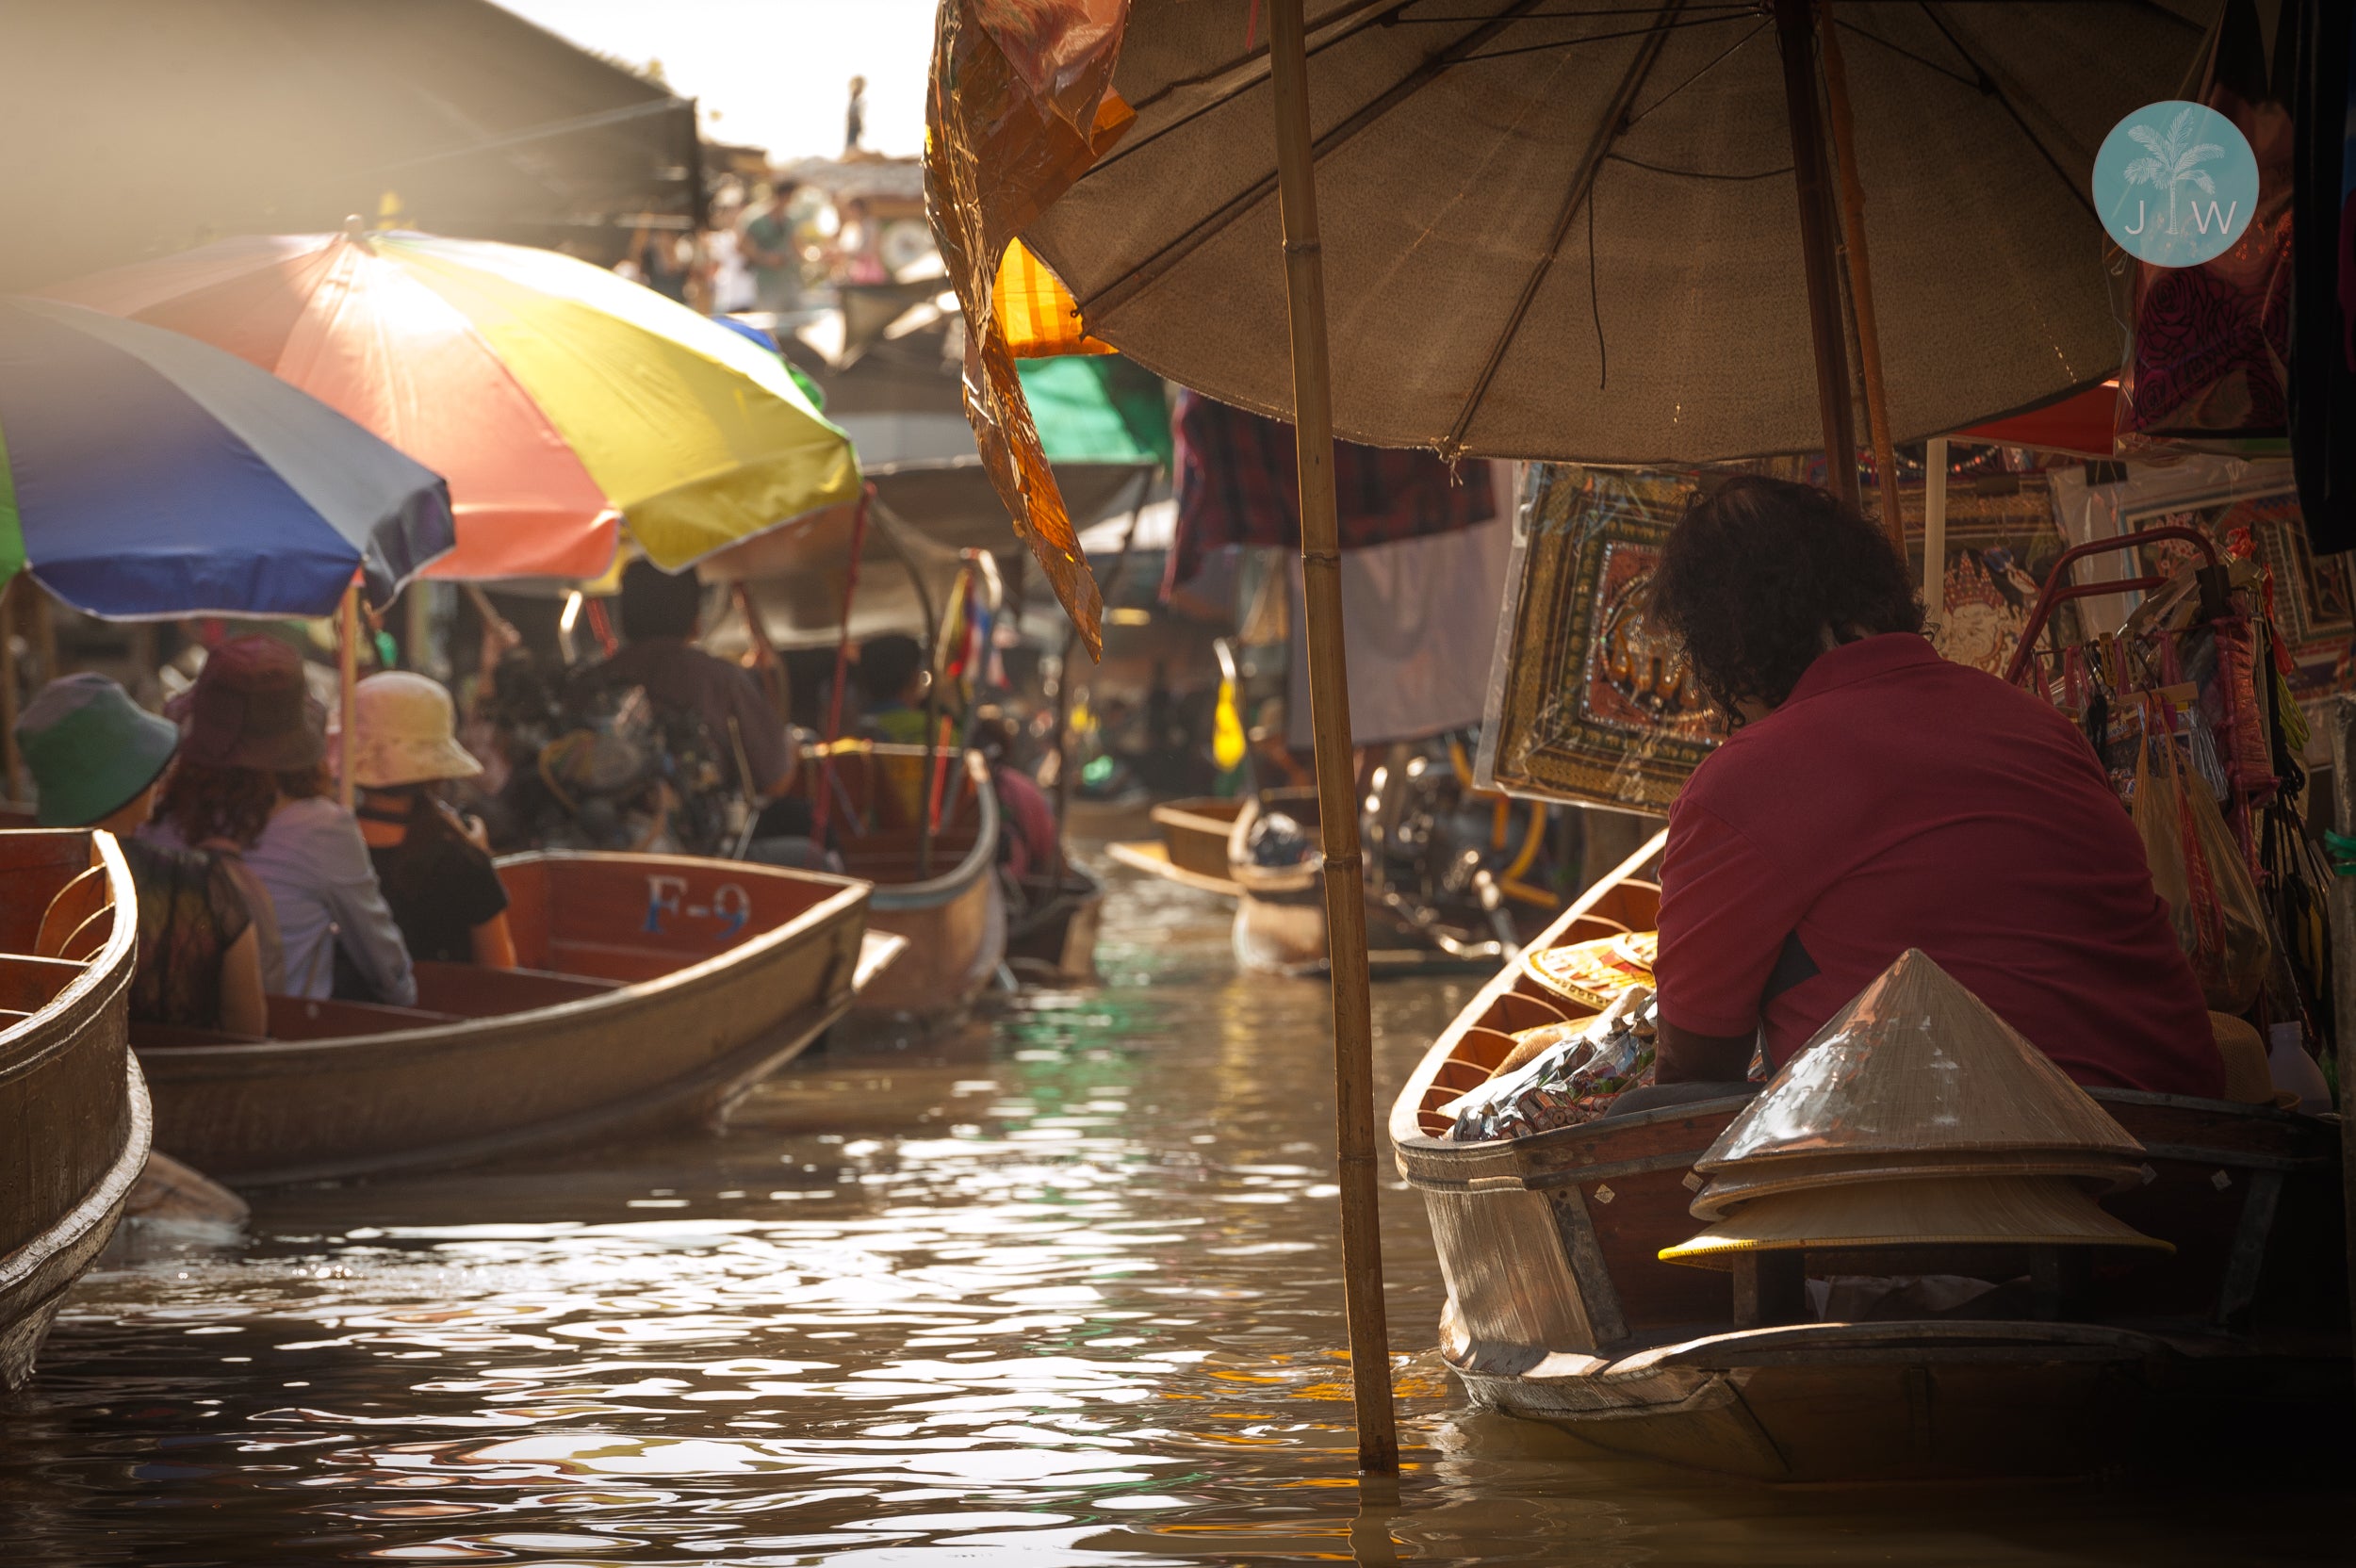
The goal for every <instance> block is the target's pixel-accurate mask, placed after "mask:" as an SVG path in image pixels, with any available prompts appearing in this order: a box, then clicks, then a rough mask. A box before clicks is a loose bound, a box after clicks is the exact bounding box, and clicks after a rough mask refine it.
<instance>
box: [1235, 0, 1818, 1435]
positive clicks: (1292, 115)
mask: <svg viewBox="0 0 2356 1568" xmlns="http://www.w3.org/2000/svg"><path fill="white" fill-rule="evenodd" d="M1302 8H1303V0H1272V3H1271V4H1270V6H1269V8H1268V59H1269V64H1270V68H1271V73H1272V84H1273V87H1274V90H1275V91H1274V97H1275V112H1276V184H1277V191H1278V200H1279V203H1280V204H1281V208H1282V211H1283V214H1284V296H1285V303H1286V305H1287V307H1288V309H1289V313H1290V315H1291V319H1292V358H1293V432H1294V434H1295V435H1296V436H1297V437H1298V439H1297V441H1296V442H1295V445H1296V446H1297V447H1298V448H1299V449H1300V454H1301V579H1302V584H1303V588H1304V595H1303V600H1304V603H1305V605H1306V608H1307V613H1308V636H1307V641H1308V648H1309V696H1310V701H1309V715H1310V724H1311V727H1312V729H1313V731H1314V733H1315V735H1316V739H1317V818H1318V823H1319V825H1320V831H1321V833H1322V836H1323V839H1324V845H1325V926H1326V950H1327V953H1328V955H1329V956H1330V960H1331V961H1330V965H1329V967H1330V969H1331V971H1332V974H1333V1100H1334V1104H1333V1115H1334V1123H1335V1131H1336V1135H1337V1137H1336V1141H1337V1143H1338V1144H1339V1151H1340V1182H1339V1184H1340V1186H1341V1207H1342V1291H1343V1303H1344V1307H1345V1310H1346V1312H1347V1314H1348V1315H1349V1321H1350V1388H1351V1396H1352V1398H1353V1400H1354V1401H1355V1403H1356V1406H1357V1416H1358V1468H1359V1469H1360V1470H1361V1471H1365V1472H1369V1473H1372V1474H1375V1475H1383V1476H1390V1475H1396V1474H1398V1472H1399V1433H1398V1429H1397V1427H1396V1425H1395V1423H1394V1420H1393V1416H1392V1412H1391V1347H1390V1332H1389V1326H1388V1324H1387V1323H1386V1321H1385V1315H1384V1310H1383V1232H1382V1224H1381V1218H1380V1215H1379V1212H1378V1206H1377V1205H1378V1202H1379V1199H1380V1190H1379V1187H1378V1185H1377V1183H1376V1179H1375V1157H1374V1139H1375V1120H1374V1019H1373V1005H1372V1003H1371V1001H1370V999H1369V998H1368V996H1367V993H1366V889H1365V884H1364V880H1363V877H1362V874H1361V865H1360V856H1359V851H1358V773H1357V764H1356V760H1355V748H1354V747H1353V746H1352V745H1351V744H1350V670H1349V667H1348V665H1347V663H1346V662H1345V660H1344V656H1343V650H1342V574H1341V565H1342V558H1341V546H1340V538H1339V531H1338V529H1337V527H1336V524H1335V522H1334V514H1333V385H1332V368H1331V366H1330V364H1329V362H1328V360H1327V357H1326V342H1325V263H1324V258H1323V255H1322V253H1321V252H1320V249H1319V244H1318V237H1317V165H1316V154H1315V152H1314V150H1313V147H1312V144H1311V142H1310V138H1309V62H1308V56H1307V50H1306V47H1305V40H1304V36H1303V35H1304V34H1305V33H1306V31H1307V29H1306V26H1305V25H1304V23H1303V20H1302ZM1852 468H1853V470H1854V465H1853V466H1852Z"/></svg>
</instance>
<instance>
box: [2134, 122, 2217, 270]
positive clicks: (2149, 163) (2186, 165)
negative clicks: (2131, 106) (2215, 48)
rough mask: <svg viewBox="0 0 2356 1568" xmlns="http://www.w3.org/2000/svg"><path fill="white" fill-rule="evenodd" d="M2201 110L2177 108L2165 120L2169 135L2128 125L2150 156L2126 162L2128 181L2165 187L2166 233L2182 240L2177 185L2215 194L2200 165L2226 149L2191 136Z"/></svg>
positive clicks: (2207, 193) (2160, 187) (2202, 192)
mask: <svg viewBox="0 0 2356 1568" xmlns="http://www.w3.org/2000/svg"><path fill="white" fill-rule="evenodd" d="M2200 112H2201V111H2200V109H2199V108H2197V107H2195V106H2192V105H2190V104H2187V105H2185V106H2184V107H2183V108H2182V109H2179V110H2178V111H2177V113H2176V118H2175V119H2174V120H2172V121H2170V122H2168V134H2167V135H2165V136H2163V135H2161V134H2160V133H2159V132H2158V131H2155V130H2153V129H2152V128H2151V126H2149V125H2130V126H2128V127H2127V134H2128V135H2129V136H2131V137H2133V138H2134V139H2135V141H2136V142H2137V143H2138V144H2139V145H2140V146H2141V147H2142V148H2143V149H2144V151H2145V152H2147V153H2149V154H2150V155H2151V156H2149V157H2141V158H2136V159H2135V161H2134V162H2132V163H2130V164H2128V165H2127V167H2126V170H2125V171H2124V172H2125V174H2126V178H2127V184H2128V186H2129V187H2130V188H2133V187H2135V186H2139V185H2148V186H2150V187H2151V188H2153V189H2154V190H2159V189H2166V190H2167V192H2168V236H2169V237H2171V238H2176V239H2181V238H2183V237H2184V218H2183V216H2182V215H2181V213H2180V212H2179V211H2178V208H2177V203H2176V191H2177V188H2179V187H2181V186H2186V185H2190V186H2196V187H2198V188H2200V190H2201V194H2202V195H2204V196H2211V197H2214V196H2215V195H2216V194H2217V182H2216V181H2214V180H2212V179H2211V178H2210V177H2209V172H2208V171H2207V170H2205V169H2203V168H2201V164H2204V163H2206V162H2208V161H2209V160H2210V159H2211V158H2221V157H2223V156H2224V155H2225V149H2224V148H2223V147H2221V146H2219V145H2218V144H2217V143H2216V142H2214V141H2195V140H2193V136H2194V134H2195V131H2194V127H2195V124H2196V123H2197V121H2196V117H2197V116H2198V115H2199V114H2200ZM2211 210H2212V211H2213V212H2214V210H2215V208H2214V207H2212V209H2211Z"/></svg>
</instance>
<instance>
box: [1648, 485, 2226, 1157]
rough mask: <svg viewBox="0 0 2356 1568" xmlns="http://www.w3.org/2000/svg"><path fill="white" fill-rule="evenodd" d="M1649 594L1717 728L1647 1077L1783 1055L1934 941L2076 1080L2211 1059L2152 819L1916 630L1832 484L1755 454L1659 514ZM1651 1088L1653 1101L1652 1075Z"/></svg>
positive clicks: (1677, 861)
mask: <svg viewBox="0 0 2356 1568" xmlns="http://www.w3.org/2000/svg"><path fill="white" fill-rule="evenodd" d="M1652 592H1653V598H1652V613H1653V614H1654V616H1655V617H1657V618H1658V620H1659V621H1660V622H1661V624H1662V625H1664V626H1665V627H1667V628H1668V629H1670V630H1671V631H1673V632H1674V633H1676V634H1677V635H1678V636H1680V637H1682V638H1683V640H1684V644H1685V649H1686V654H1687V657H1688V658H1689V659H1690V660H1691V661H1692V663H1693V675H1694V677H1695V678H1697V679H1698V680H1699V681H1700V683H1701V686H1702V689H1703V690H1704V691H1706V692H1707V693H1708V694H1710V698H1711V699H1712V700H1713V701H1714V702H1715V703H1716V705H1717V707H1718V710H1719V712H1720V714H1721V715H1722V718H1723V720H1724V722H1725V724H1726V728H1727V730H1728V734H1727V738H1726V742H1725V743H1723V744H1722V745H1720V746H1719V747H1718V748H1717V750H1716V751H1714V752H1713V753H1711V754H1710V757H1709V758H1708V759H1707V760H1705V761H1704V762H1703V763H1702V764H1701V766H1700V767H1699V768H1698V769H1696V770H1695V771H1694V773H1693V776H1692V777H1691V778H1690V779H1689V780H1687V782H1686V785H1685V788H1684V790H1683V791H1682V792H1680V793H1679V794H1678V796H1677V800H1676V802H1675V803H1674V804H1673V805H1672V806H1671V807H1670V811H1669V841H1668V846H1667V849H1666V851H1665V852H1664V855H1663V858H1662V861H1661V946H1660V955H1659V957H1658V960H1657V964H1656V968H1655V972H1654V973H1655V983H1656V985H1657V987H1658V989H1659V993H1660V1011H1661V1032H1660V1039H1659V1074H1658V1076H1659V1083H1660V1087H1658V1088H1654V1089H1647V1090H1638V1091H1631V1093H1630V1094H1629V1095H1628V1096H1626V1097H1624V1102H1625V1103H1623V1105H1622V1106H1621V1107H1619V1108H1620V1109H1621V1110H1623V1111H1626V1110H1633V1109H1638V1108H1641V1107H1642V1106H1643V1105H1644V1104H1651V1103H1661V1098H1663V1097H1666V1096H1668V1095H1670V1094H1671V1093H1672V1092H1673V1086H1680V1085H1681V1086H1686V1087H1684V1088H1683V1089H1679V1090H1675V1091H1674V1092H1677V1093H1679V1094H1683V1095H1686V1096H1689V1097H1690V1096H1693V1095H1697V1094H1703V1093H1706V1092H1712V1091H1714V1092H1727V1090H1728V1087H1729V1086H1734V1087H1739V1086H1740V1083H1741V1081H1742V1079H1744V1078H1745V1076H1746V1072H1745V1069H1746V1067H1747V1066H1748V1064H1749V1062H1750V1061H1751V1057H1752V1053H1753V1050H1754V1047H1755V1045H1756V1044H1758V1043H1759V1041H1760V1037H1761V1036H1762V1034H1763V1037H1764V1040H1763V1044H1764V1049H1765V1053H1766V1057H1767V1065H1768V1067H1769V1069H1770V1070H1773V1069H1775V1068H1777V1067H1780V1066H1781V1065H1782V1064H1783V1063H1784V1062H1785V1061H1787V1060H1788V1059H1789V1058H1790V1057H1791V1056H1792V1054H1793V1053H1794V1052H1796V1051H1798V1050H1799V1049H1800V1047H1801V1046H1802V1045H1804V1044H1805V1043H1806V1042H1807V1041H1808V1038H1809V1037H1810V1036H1812V1035H1813V1034H1814V1033H1815V1032H1816V1030H1817V1029H1818V1027H1819V1026H1821V1025H1822V1024H1823V1023H1824V1021H1826V1020H1827V1019H1829V1018H1830V1017H1831V1016H1832V1015H1833V1014H1834V1013H1835V1012H1836V1011H1838V1010H1839V1009H1840V1008H1841V1005H1843V1004H1845V1003H1846V1002H1847V1001H1848V1000H1849V999H1850V998H1851V997H1853V996H1855V995H1857V992H1858V991H1860V990H1862V989H1863V988H1865V986H1866V984H1867V983H1868V982H1870V981H1871V980H1873V977H1874V976H1875V975H1877V974H1879V973H1881V972H1882V971H1884V970H1885V969H1887V968H1889V967H1890V964H1891V963H1893V962H1894V961H1896V960H1897V958H1898V957H1899V956H1901V955H1903V954H1904V953H1905V952H1906V950H1907V949H1908V948H1921V949H1922V951H1923V952H1924V953H1926V954H1928V955H1930V956H1931V957H1933V958H1934V959H1936V960H1938V962H1939V965H1940V967H1942V968H1943V969H1945V970H1946V971H1947V972H1948V973H1950V974H1952V975H1954V976H1955V978H1956V979H1957V980H1959V981H1961V982H1962V983H1963V984H1964V986H1965V987H1967V988H1969V989H1970V990H1971V991H1972V993H1973V994H1975V995H1976V996H1978V997H1979V998H1980V999H1981V1000H1982V1001H1984V1002H1986V1003H1987V1004H1988V1005H1989V1006H1990V1007H1992V1008H1994V1009H1995V1011H1996V1012H1997V1014H1998V1015H1999V1016H2000V1017H2002V1018H2003V1019H2004V1021H2006V1022H2008V1023H2010V1024H2011V1025H2012V1026H2013V1027H2014V1028H2016V1029H2018V1030H2019V1031H2021V1034H2022V1035H2024V1036H2026V1037H2028V1039H2029V1040H2030V1041H2031V1043H2033V1044H2035V1045H2036V1046H2037V1047H2038V1049H2040V1050H2042V1051H2043V1052H2044V1053H2045V1054H2047V1055H2049V1056H2051V1057H2052V1058H2053V1060H2054V1061H2055V1062H2057V1063H2058V1064H2060V1066H2061V1067H2062V1069H2063V1070H2065V1071H2067V1072H2068V1073H2069V1074H2070V1076H2071V1077H2072V1078H2074V1079H2075V1080H2077V1081H2078V1082H2079V1083H2081V1084H2086V1085H2090V1086H2113V1087H2119V1088H2129V1089H2145V1090H2152V1091H2156V1092H2161V1093H2168V1094H2183V1095H2197V1096H2202V1097H2207V1098H2217V1096H2219V1095H2221V1094H2222V1092H2223V1090H2224V1069H2223V1066H2222V1063H2221V1060H2220V1058H2219V1056H2218V1054H2217V1046H2216V1044H2215V1042H2214V1039H2213V1037H2212V1035H2211V1032H2210V1024H2209V1016H2208V1012H2207V1009H2206V1007H2205V1006H2204V1005H2203V1003H2202V999H2201V987H2200V984H2199V982H2198V981H2196V980H2195V978H2194V976H2193V972H2192V967H2191V965H2190V964H2189V963H2188V962H2187V961H2186V959H2185V957H2184V954H2183V953H2182V952H2181V951H2180V950H2179V948H2178V946H2177V943H2176V939H2175V936H2174V934H2173V930H2172V928H2171V926H2170V923H2169V920H2168V907H2167V906H2166V904H2164V903H2163V902H2162V900H2161V898H2160V896H2159V894H2158V893H2157V892H2155V891H2154V890H2152V885H2151V871H2150V869H2149V867H2148V865H2147V864H2146V861H2145V858H2144V853H2143V846H2142V843H2141V841H2140V840H2139V839H2138V838H2137V836H2136V833H2135V827H2134V826H2133V825H2132V824H2131V823H2130V821H2129V819H2128V816H2127V813H2126V812H2124V811H2122V810H2121V809H2119V801H2118V799H2117V797H2116V796H2115V795H2114V794H2113V793H2112V792H2111V788H2110V783H2109V780H2108V779H2107V778H2106V777H2105V776H2104V774H2103V771H2102V766H2101V764H2100V763H2099V762H2098V761H2097V760H2096V759H2095V756H2094V753H2093V751H2092V749H2091V748H2090V747H2089V746H2088V745H2087V744H2086V738H2085V737H2084V736H2083V735H2082V734H2080V733H2079V731H2078V730H2077V728H2076V727H2074V726H2072V725H2071V724H2070V722H2069V721H2068V720H2067V719H2065V718H2064V717H2063V716H2062V715H2061V714H2060V713H2059V712H2057V711H2054V709H2053V708H2052V707H2051V706H2050V705H2048V704H2047V703H2045V702H2042V701H2040V700H2038V699H2037V697H2035V696H2033V695H2031V694H2029V693H2027V692H2024V691H2021V690H2020V689H2019V688H2017V687H2014V686H2011V685H2008V684H2006V683H2005V682H2004V681H2002V680H1999V679H1997V678H1995V677H1993V676H1990V675H1987V674H1985V673H1983V672H1981V671H1979V670H1975V669H1971V668H1967V667H1965V666H1963V665H1960V664H1955V663H1950V662H1948V661H1946V660H1944V659H1942V658H1940V657H1939V654H1938V653H1937V652H1936V651H1934V650H1933V648H1932V647H1931V645H1930V644H1929V642H1928V641H1927V640H1925V638H1924V637H1923V635H1922V605H1921V604H1920V603H1918V602H1917V600H1916V598H1915V594H1914V589H1913V586H1912V582H1911V580H1910V576H1909V573H1908V571H1907V567H1906V561H1905V560H1904V558H1903V557H1901V556H1900V555H1899V554H1898V553H1897V552H1896V551H1894V550H1892V549H1891V548H1890V543H1889V540H1888V539H1887V538H1886V537H1885V536H1884V534H1883V533H1882V531H1880V530H1879V529H1878V528H1876V527H1874V526H1873V525H1872V524H1870V523H1868V522H1866V521H1865V520H1864V519H1863V518H1862V517H1860V516H1859V515H1857V512H1856V511H1854V510H1853V509H1851V508H1849V507H1847V506H1844V505H1842V504H1841V502H1840V501H1838V500H1837V499H1835V498H1833V497H1832V496H1831V495H1830V494H1828V493H1827V492H1825V491H1824V490H1821V489H1817V488H1814V487H1811V486H1808V485H1802V484H1793V483H1788V482H1782V481H1778V480H1771V479H1765V478H1759V477H1750V476H1745V477H1742V478H1738V479H1734V480H1732V481H1729V482H1727V483H1726V484H1725V485H1724V486H1722V487H1721V488H1719V489H1718V490H1716V491H1715V492H1714V493H1713V494H1711V495H1710V496H1709V497H1708V498H1706V499H1704V500H1702V501H1701V502H1699V503H1698V504H1696V505H1695V506H1694V508H1693V511H1692V512H1691V513H1689V514H1688V515H1687V516H1686V517H1685V518H1684V519H1683V520H1682V521H1681V522H1679V524H1678V525H1677V528H1676V529H1675V530H1674V531H1672V533H1671V534H1670V537H1669V540H1668V543H1667V545H1666V546H1665V547H1664V549H1663V551H1662V556H1661V566H1660V570H1659V572H1658V573H1657V575H1656V577H1655V579H1654V583H1653V590H1652ZM1640 1096H1642V1097H1643V1098H1641V1099H1640V1098H1639V1097H1640Z"/></svg>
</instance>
